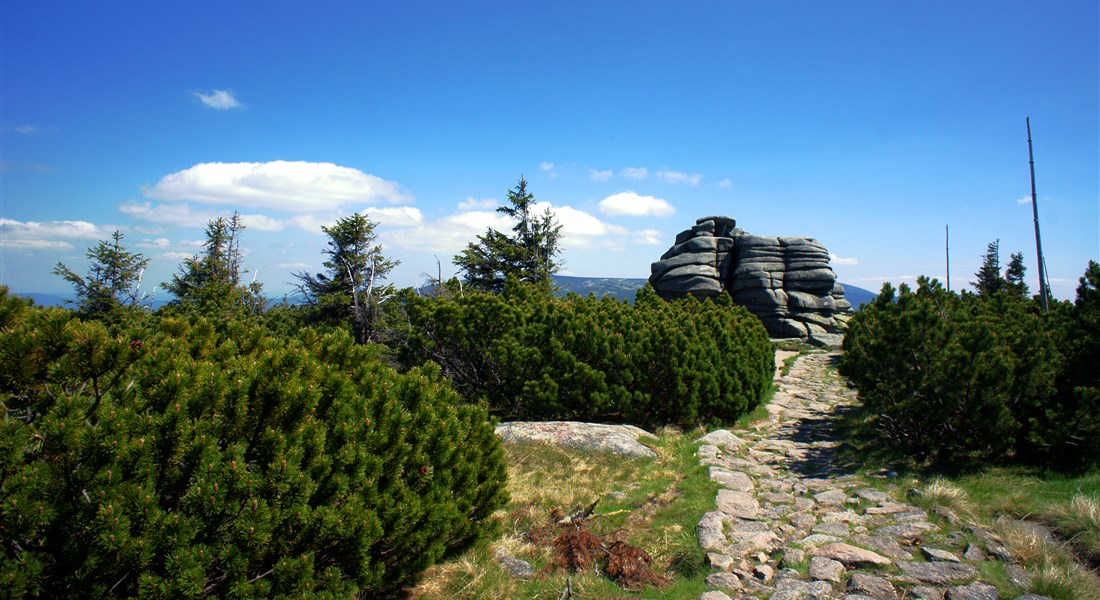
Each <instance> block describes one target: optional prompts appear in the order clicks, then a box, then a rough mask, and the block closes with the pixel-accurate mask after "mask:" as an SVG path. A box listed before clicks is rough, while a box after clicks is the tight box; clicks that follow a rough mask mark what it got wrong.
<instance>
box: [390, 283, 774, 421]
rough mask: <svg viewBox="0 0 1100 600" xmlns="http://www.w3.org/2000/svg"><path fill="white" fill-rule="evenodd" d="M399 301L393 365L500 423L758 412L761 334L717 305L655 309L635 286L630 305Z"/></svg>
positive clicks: (517, 296) (745, 315) (768, 359)
mask: <svg viewBox="0 0 1100 600" xmlns="http://www.w3.org/2000/svg"><path fill="white" fill-rule="evenodd" d="M452 291H453V290H452ZM405 302H406V304H405V311H406V314H407V318H408V322H409V323H410V330H409V334H408V337H407V340H406V341H405V343H404V345H403V346H402V347H401V349H400V352H401V354H400V362H401V363H402V364H404V365H407V366H414V365H420V364H423V363H425V362H429V361H430V362H434V363H437V364H439V365H440V366H441V367H442V368H443V372H444V375H445V376H446V377H447V378H448V379H449V380H450V381H451V383H452V384H453V385H454V386H455V388H456V389H457V390H458V391H459V392H460V393H461V394H462V395H463V396H464V397H466V398H467V399H468V400H470V401H478V400H484V401H486V402H487V403H488V404H489V406H490V407H491V409H492V411H493V412H494V414H496V415H498V416H500V418H502V419H573V420H583V421H598V422H625V423H634V424H638V425H643V426H651V427H655V426H661V425H677V426H681V427H693V426H695V425H697V424H700V423H728V422H732V421H733V420H735V419H737V418H738V417H739V416H741V415H742V414H744V413H746V412H749V411H751V410H752V409H754V408H755V407H757V406H758V405H759V404H760V402H761V401H762V400H763V398H764V396H765V394H766V393H767V391H768V390H769V389H770V387H771V375H772V373H773V372H774V370H775V366H774V365H775V363H774V360H775V357H774V352H773V349H772V346H771V344H770V342H769V341H768V334H767V331H766V330H765V329H764V327H763V325H761V323H760V321H759V320H758V319H756V318H755V317H754V316H753V315H752V314H751V313H749V312H748V311H747V310H745V309H744V308H743V307H736V306H733V305H732V303H731V301H730V300H729V297H728V296H723V297H722V298H721V299H719V300H718V301H716V302H709V301H699V300H695V299H692V298H687V299H684V300H679V301H675V302H666V301H664V300H662V299H660V298H659V297H658V296H657V295H656V294H655V293H654V292H653V291H652V289H651V288H649V287H646V288H643V289H642V290H641V291H640V292H639V293H638V296H637V299H636V300H635V302H634V304H633V305H631V304H628V303H626V302H619V301H616V300H614V299H611V298H604V299H601V300H597V299H595V298H594V297H587V298H582V297H579V296H571V297H569V298H565V299H561V298H554V297H552V296H550V295H548V294H545V293H542V292H541V290H540V289H539V288H537V287H535V286H532V285H528V284H520V283H518V282H516V281H515V280H510V283H509V284H508V285H506V286H505V288H504V291H503V293H501V294H490V293H484V292H464V293H454V294H453V295H450V296H449V297H435V298H427V297H422V296H415V295H413V296H408V297H406V298H405Z"/></svg>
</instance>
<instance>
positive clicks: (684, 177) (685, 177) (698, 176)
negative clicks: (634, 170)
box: [657, 169, 703, 186]
mask: <svg viewBox="0 0 1100 600" xmlns="http://www.w3.org/2000/svg"><path fill="white" fill-rule="evenodd" d="M657 179H660V180H661V181H664V182H666V183H686V184H688V185H692V186H695V185H699V182H700V181H702V180H703V174H702V173H690V174H688V173H681V172H680V171H672V170H670V169H661V170H660V171H657Z"/></svg>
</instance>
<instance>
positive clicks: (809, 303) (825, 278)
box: [649, 216, 852, 343]
mask: <svg viewBox="0 0 1100 600" xmlns="http://www.w3.org/2000/svg"><path fill="white" fill-rule="evenodd" d="M650 270H651V274H650V276H649V283H650V285H652V286H653V289H654V290H656V291H657V294H658V295H660V296H661V297H662V298H666V299H669V298H681V297H684V296H689V295H690V296H696V297H701V298H707V297H713V296H717V295H719V294H721V293H723V292H728V293H729V294H730V295H731V296H732V297H733V301H734V303H736V304H738V305H741V306H744V307H745V308H747V309H748V310H749V311H750V312H752V313H753V314H755V315H756V316H758V317H759V318H760V320H761V321H762V322H763V323H764V327H765V328H767V330H768V333H769V334H771V335H772V336H773V337H783V338H789V337H797V338H803V339H818V340H823V341H827V342H830V343H833V342H836V340H835V339H831V338H832V336H835V335H837V334H839V333H841V331H842V330H843V328H844V325H845V323H846V322H847V320H848V317H849V315H850V314H851V310H852V306H851V304H849V303H848V301H847V300H845V299H844V288H843V287H842V286H841V285H840V284H839V283H837V281H836V274H835V273H833V269H832V267H831V266H830V265H829V251H828V250H826V249H825V246H823V245H822V244H821V242H818V241H817V240H815V239H813V238H808V237H797V236H780V237H773V236H761V235H753V234H751V233H748V232H746V231H744V230H743V229H739V228H738V227H737V222H736V221H735V220H734V219H732V218H730V217H721V216H714V217H703V218H702V219H699V220H697V221H696V222H695V225H694V226H693V227H692V228H691V229H687V230H685V231H682V232H680V234H679V235H677V236H676V242H675V244H673V246H672V247H671V248H669V249H668V251H667V252H665V253H664V255H662V256H661V260H659V261H657V262H655V263H653V265H652V266H651V269H650Z"/></svg>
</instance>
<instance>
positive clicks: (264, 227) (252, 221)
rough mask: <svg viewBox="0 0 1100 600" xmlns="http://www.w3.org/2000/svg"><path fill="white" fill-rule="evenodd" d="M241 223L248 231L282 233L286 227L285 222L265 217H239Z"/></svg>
mask: <svg viewBox="0 0 1100 600" xmlns="http://www.w3.org/2000/svg"><path fill="white" fill-rule="evenodd" d="M241 222H242V223H244V226H245V227H247V228H248V229H254V230H256V231H282V230H284V229H286V226H287V223H286V221H283V220H282V219H275V218H272V217H269V216H267V215H241Z"/></svg>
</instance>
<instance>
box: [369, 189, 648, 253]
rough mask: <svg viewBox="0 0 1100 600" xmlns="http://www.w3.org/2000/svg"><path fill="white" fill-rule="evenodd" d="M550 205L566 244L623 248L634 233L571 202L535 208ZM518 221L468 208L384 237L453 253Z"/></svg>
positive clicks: (570, 246)
mask: <svg viewBox="0 0 1100 600" xmlns="http://www.w3.org/2000/svg"><path fill="white" fill-rule="evenodd" d="M548 208H549V209H550V211H551V212H553V213H554V217H555V218H556V219H557V221H558V223H559V224H560V225H561V226H562V230H561V231H562V240H561V241H562V247H563V248H566V249H592V248H600V249H605V250H622V249H623V248H624V244H625V242H626V241H627V240H628V239H629V237H630V232H629V231H628V230H627V229H626V228H624V227H621V226H618V225H613V224H609V223H604V222H603V221H601V220H600V219H598V218H597V217H595V216H593V215H591V214H589V213H587V212H585V211H583V210H579V209H576V208H573V207H571V206H554V205H552V204H550V203H548V202H536V203H535V204H534V205H533V206H532V210H533V212H534V213H535V214H538V215H541V214H542V213H543V211H545V210H546V209H548ZM514 224H515V223H514V222H513V221H512V219H511V218H510V217H508V216H507V215H503V214H501V213H498V212H496V211H488V210H467V211H461V212H457V213H455V214H452V215H448V216H445V217H442V218H440V219H436V220H434V221H431V222H425V223H421V224H418V225H416V226H414V227H409V228H406V229H401V230H400V231H398V232H393V231H385V232H382V234H381V237H382V238H383V241H384V242H385V243H386V244H387V245H390V246H397V247H402V248H409V249H413V250H416V251H419V252H425V253H438V254H441V255H451V256H453V255H455V254H458V253H459V252H461V251H462V249H463V248H465V247H466V245H467V244H469V243H470V242H474V241H476V237H477V236H479V235H484V233H485V230H486V229H489V228H492V229H495V230H496V231H500V232H502V233H506V234H508V235H511V233H512V226H513V225H514Z"/></svg>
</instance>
